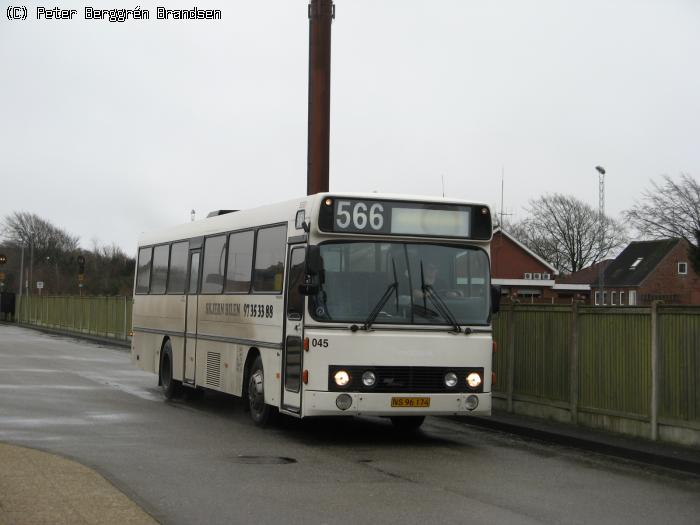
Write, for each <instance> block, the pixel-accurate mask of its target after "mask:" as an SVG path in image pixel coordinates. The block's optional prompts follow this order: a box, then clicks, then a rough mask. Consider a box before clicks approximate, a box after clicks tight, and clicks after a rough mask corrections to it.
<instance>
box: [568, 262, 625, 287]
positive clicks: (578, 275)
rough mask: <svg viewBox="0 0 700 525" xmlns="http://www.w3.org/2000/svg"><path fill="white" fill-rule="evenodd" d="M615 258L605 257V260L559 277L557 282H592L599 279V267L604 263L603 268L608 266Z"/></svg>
mask: <svg viewBox="0 0 700 525" xmlns="http://www.w3.org/2000/svg"><path fill="white" fill-rule="evenodd" d="M613 261H614V259H605V260H603V261H600V262H597V263H595V264H591V265H590V266H587V267H586V268H583V269H581V270H579V271H578V272H574V273H570V274H569V275H564V276H562V277H557V283H562V284H591V283H593V282H595V281H596V280H597V279H598V268H599V266H600V265H601V264H602V265H603V268H607V267H608V265H609V264H610V263H612V262H613Z"/></svg>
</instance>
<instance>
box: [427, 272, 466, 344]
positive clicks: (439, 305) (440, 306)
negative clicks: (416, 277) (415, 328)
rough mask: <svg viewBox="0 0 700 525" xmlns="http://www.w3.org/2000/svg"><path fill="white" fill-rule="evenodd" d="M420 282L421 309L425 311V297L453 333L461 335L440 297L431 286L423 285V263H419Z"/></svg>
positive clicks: (450, 312) (460, 330) (454, 319)
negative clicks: (421, 290)
mask: <svg viewBox="0 0 700 525" xmlns="http://www.w3.org/2000/svg"><path fill="white" fill-rule="evenodd" d="M420 282H421V288H422V289H423V308H424V309H426V310H427V308H426V306H425V298H426V297H427V298H428V299H430V301H431V302H432V303H433V304H434V305H435V308H436V310H437V311H438V312H439V313H440V315H442V317H444V318H445V320H446V321H447V322H448V323H450V324H451V325H452V327H453V328H454V330H455V332H457V333H458V334H459V333H461V332H462V329H461V328H460V327H459V323H458V322H457V319H456V318H455V316H454V315H453V314H452V311H451V310H450V308H449V307H448V306H447V305H446V304H445V301H443V300H442V297H440V296H439V295H438V294H437V292H436V291H435V290H434V289H433V287H432V286H431V285H429V284H425V277H424V276H423V261H421V263H420Z"/></svg>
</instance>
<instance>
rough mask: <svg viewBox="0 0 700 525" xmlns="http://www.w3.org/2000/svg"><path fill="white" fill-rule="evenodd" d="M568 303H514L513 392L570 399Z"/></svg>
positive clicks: (564, 399) (559, 399) (569, 318)
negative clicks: (543, 304) (528, 304)
mask: <svg viewBox="0 0 700 525" xmlns="http://www.w3.org/2000/svg"><path fill="white" fill-rule="evenodd" d="M571 315H572V314H571V307H568V306H563V307H559V306H546V307H545V306H537V305H535V306H525V305H521V306H517V307H516V310H515V326H514V329H515V345H514V346H515V348H514V349H513V350H514V351H513V354H512V355H513V359H514V376H513V393H514V394H515V395H527V396H533V397H541V398H545V399H548V400H552V401H568V400H569V389H570V387H569V384H570V382H569V357H570V352H569V347H570V342H571Z"/></svg>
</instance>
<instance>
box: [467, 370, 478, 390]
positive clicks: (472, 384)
mask: <svg viewBox="0 0 700 525" xmlns="http://www.w3.org/2000/svg"><path fill="white" fill-rule="evenodd" d="M467 385H469V388H479V387H480V386H481V376H480V375H479V374H477V373H476V372H472V373H471V374H469V375H468V376H467Z"/></svg>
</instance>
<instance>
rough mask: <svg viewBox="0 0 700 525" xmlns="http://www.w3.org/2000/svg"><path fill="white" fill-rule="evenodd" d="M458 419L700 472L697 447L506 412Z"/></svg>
mask: <svg viewBox="0 0 700 525" xmlns="http://www.w3.org/2000/svg"><path fill="white" fill-rule="evenodd" d="M457 421H460V422H462V423H465V424H468V425H476V426H481V427H485V428H491V429H495V430H501V431H503V432H509V433H511V434H518V435H522V436H527V437H530V438H534V439H538V440H540V441H546V442H550V443H557V444H559V445H565V446H571V447H577V448H582V449H585V450H591V451H593V452H598V453H601V454H606V455H609V456H616V457H620V458H625V459H632V460H635V461H641V462H643V463H649V464H652V465H658V466H661V467H666V468H670V469H674V470H680V471H683V472H690V473H692V474H700V449H696V448H690V447H682V446H678V445H670V444H667V443H662V442H658V441H651V440H645V439H641V438H634V437H629V436H625V435H623V434H615V433H612V432H603V431H599V430H594V429H590V428H586V427H581V426H577V425H571V424H566V423H557V422H555V421H547V420H543V419H536V418H529V417H524V416H519V415H516V414H508V413H506V412H500V411H499V412H496V411H494V412H493V415H492V416H491V417H475V416H473V417H467V418H458V419H457Z"/></svg>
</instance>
